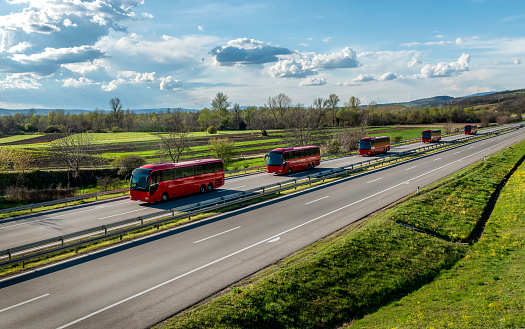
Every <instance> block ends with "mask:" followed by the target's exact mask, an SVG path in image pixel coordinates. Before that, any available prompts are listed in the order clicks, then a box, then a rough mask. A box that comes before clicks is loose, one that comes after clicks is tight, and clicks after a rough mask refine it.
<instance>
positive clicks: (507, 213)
mask: <svg viewBox="0 0 525 329" xmlns="http://www.w3.org/2000/svg"><path fill="white" fill-rule="evenodd" d="M523 157H525V142H521V143H518V144H516V145H515V146H512V147H510V148H508V149H505V150H503V151H501V152H498V153H497V154H495V155H492V156H490V157H488V158H487V159H486V160H485V161H480V162H478V163H476V164H474V165H472V166H470V167H468V168H467V169H464V170H462V171H460V172H458V173H456V174H454V175H451V176H449V177H447V178H445V179H443V180H441V181H439V182H437V183H434V184H432V185H431V186H429V187H428V188H425V189H422V190H421V191H420V194H417V195H412V196H410V197H408V198H405V200H403V202H401V203H400V204H399V205H397V206H395V207H392V208H390V209H388V210H386V211H384V212H382V213H380V214H378V215H376V216H374V217H371V218H368V219H366V220H364V221H363V222H361V223H358V224H356V225H351V226H350V227H348V228H346V229H344V230H341V231H340V232H337V233H336V234H334V235H332V236H330V237H328V238H326V239H323V240H321V241H319V242H317V243H314V244H313V245H311V246H309V247H307V248H305V249H303V250H301V251H299V252H297V253H296V254H294V255H292V256H291V257H288V258H286V259H284V260H282V261H281V262H279V263H278V264H276V265H274V266H271V267H269V268H267V269H265V270H263V271H261V272H259V273H257V274H255V275H253V276H251V277H249V278H246V279H244V280H242V281H241V282H239V283H238V284H235V285H234V286H232V287H230V288H228V289H227V290H226V291H224V292H222V293H220V294H219V297H217V298H212V299H210V300H209V301H208V302H205V303H202V304H201V305H199V306H197V307H194V308H192V309H190V310H188V311H186V312H183V313H182V314H179V315H177V316H175V317H173V318H171V319H168V320H166V321H165V322H164V323H162V324H161V325H159V326H158V328H331V327H332V328H333V327H336V326H351V327H355V328H378V327H379V328H406V327H413V328H473V327H478V328H481V327H486V328H499V327H501V328H503V327H523V326H525V320H524V315H523V310H524V306H525V289H524V288H525V283H524V282H525V281H523V276H524V274H525V271H524V270H525V266H524V265H523V257H524V254H525V246H524V245H523V242H522V238H523V234H524V233H525V232H524V229H523V227H522V222H521V221H520V220H523V219H525V218H524V214H525V207H524V205H525V202H524V201H525V200H524V194H523V193H524V188H523V186H524V181H525V177H524V170H525V169H524V166H523V165H521V167H520V169H519V170H518V171H516V174H515V175H513V176H512V179H511V183H509V184H508V186H507V187H506V188H505V189H504V191H502V193H501V196H500V199H499V201H498V204H497V206H496V209H495V211H494V213H493V215H492V217H491V219H490V220H489V221H488V223H487V227H486V230H485V232H484V234H483V237H482V238H481V239H480V240H479V241H477V239H475V238H473V237H471V238H468V237H470V236H471V235H472V234H473V233H474V232H475V231H476V223H481V224H483V223H484V221H485V220H486V218H484V216H483V215H482V212H481V211H479V210H480V209H484V208H485V207H486V206H487V205H488V204H489V203H490V202H491V197H492V196H493V195H495V194H496V193H497V192H498V189H499V187H500V186H502V184H503V183H504V182H505V180H506V176H507V175H508V174H509V172H512V170H513V168H515V167H516V164H517V163H520V161H521V159H522V158H523ZM471 185H475V186H476V187H477V188H479V190H481V191H483V193H478V191H477V189H471V188H469V186H471ZM458 190H459V191H464V193H455V191H458ZM447 198H448V199H449V202H448V203H447V207H446V208H445V209H443V205H444V203H443V202H444V201H442V200H440V201H439V202H438V201H437V200H438V199H443V200H446V199H447ZM438 213H446V216H445V215H444V216H443V218H436V216H435V214H438ZM466 213H469V214H470V213H472V215H469V216H468V217H467V216H465V214H466ZM409 218H410V219H411V221H410V223H411V224H412V225H414V226H416V227H418V228H419V226H421V228H422V229H424V230H426V233H421V232H418V231H414V230H411V229H408V228H406V227H405V226H402V225H399V224H398V223H397V221H399V220H401V221H405V222H408V219H409ZM500 218H501V219H500ZM435 221H437V224H434V222H435ZM473 221H474V222H475V223H473ZM441 223H445V224H446V225H444V226H446V227H444V228H443V229H442V228H441V227H440V224H441ZM455 227H457V228H455ZM438 232H440V233H438ZM438 234H440V235H443V237H437V235H438ZM464 239H467V241H470V242H471V243H473V245H469V244H466V243H458V241H461V240H464ZM485 323H488V324H489V325H488V326H485Z"/></svg>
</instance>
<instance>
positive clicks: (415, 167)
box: [406, 166, 417, 170]
mask: <svg viewBox="0 0 525 329" xmlns="http://www.w3.org/2000/svg"><path fill="white" fill-rule="evenodd" d="M416 167H417V166H413V167H410V168H407V169H406V170H410V169H414V168H416Z"/></svg>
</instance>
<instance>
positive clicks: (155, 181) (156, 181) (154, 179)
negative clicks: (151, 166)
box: [150, 171, 162, 186]
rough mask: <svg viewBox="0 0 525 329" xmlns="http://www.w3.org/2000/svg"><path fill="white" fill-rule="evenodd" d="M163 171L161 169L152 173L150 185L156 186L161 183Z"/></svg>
mask: <svg viewBox="0 0 525 329" xmlns="http://www.w3.org/2000/svg"><path fill="white" fill-rule="evenodd" d="M161 177H162V175H161V172H160V171H155V172H154V173H153V174H152V175H151V181H150V185H151V186H156V185H158V184H159V182H160V180H161Z"/></svg>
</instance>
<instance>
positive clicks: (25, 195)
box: [5, 186, 76, 203]
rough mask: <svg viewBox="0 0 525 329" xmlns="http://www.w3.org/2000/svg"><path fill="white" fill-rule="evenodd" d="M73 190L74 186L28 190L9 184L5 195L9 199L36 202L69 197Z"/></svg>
mask: <svg viewBox="0 0 525 329" xmlns="http://www.w3.org/2000/svg"><path fill="white" fill-rule="evenodd" d="M75 192H76V189H74V188H59V189H40V190H30V189H27V188H25V187H13V186H10V187H8V188H7V189H6V193H5V197H6V199H7V200H9V201H16V202H28V203H38V202H45V201H51V200H58V199H65V198H70V197H72V196H74V195H75Z"/></svg>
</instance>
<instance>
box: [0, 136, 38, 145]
mask: <svg viewBox="0 0 525 329" xmlns="http://www.w3.org/2000/svg"><path fill="white" fill-rule="evenodd" d="M39 136H44V134H34V135H14V136H7V137H1V138H0V144H4V143H11V142H18V141H23V140H26V139H31V138H35V137H39Z"/></svg>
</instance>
